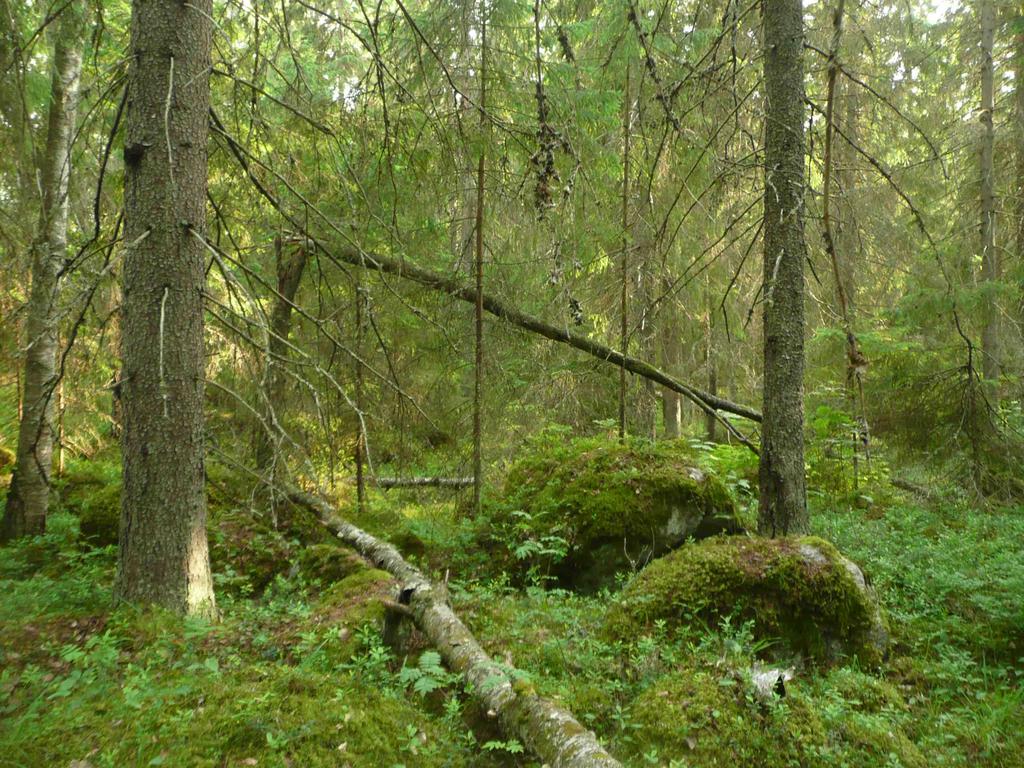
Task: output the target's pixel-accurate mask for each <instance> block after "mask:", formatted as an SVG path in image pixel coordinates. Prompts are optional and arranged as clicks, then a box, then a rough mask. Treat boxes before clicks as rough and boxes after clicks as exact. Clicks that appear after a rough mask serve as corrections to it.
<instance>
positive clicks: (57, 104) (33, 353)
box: [0, 3, 82, 539]
mask: <svg viewBox="0 0 1024 768" xmlns="http://www.w3.org/2000/svg"><path fill="white" fill-rule="evenodd" d="M81 22H82V17H81V7H80V6H79V4H78V3H72V4H71V5H69V6H67V7H66V8H65V9H64V11H63V13H62V14H61V16H60V18H59V20H58V21H57V22H56V29H55V41H54V52H53V73H52V81H51V86H50V112H49V120H48V123H47V134H46V150H45V153H44V155H43V159H42V160H43V162H42V168H41V182H42V193H43V197H42V208H41V212H40V216H39V225H38V231H37V235H36V239H35V242H34V243H33V245H32V288H31V290H30V293H29V299H28V307H27V311H26V323H25V325H26V334H27V339H26V341H27V348H26V351H25V372H24V379H23V380H24V390H23V398H22V402H23V408H22V412H21V422H20V424H19V427H18V451H17V458H16V460H15V468H14V476H13V477H12V479H11V487H10V490H9V491H8V493H7V505H6V507H5V509H4V519H3V528H2V532H0V533H2V537H3V538H4V539H11V538H16V537H18V536H24V535H33V534H40V533H42V532H43V531H44V530H45V528H46V511H47V506H48V504H49V499H50V473H51V470H52V468H53V435H54V424H53V411H54V404H55V401H56V393H55V391H54V390H55V388H56V385H57V378H58V375H57V348H58V342H57V326H58V319H59V318H58V312H57V304H58V299H59V298H60V280H59V278H58V275H59V274H60V271H61V269H63V267H64V261H65V259H66V258H67V232H68V185H69V182H70V178H71V144H72V139H73V136H74V131H75V117H76V114H77V108H78V88H79V82H80V76H81V72H82V41H81V35H82V23H81Z"/></svg>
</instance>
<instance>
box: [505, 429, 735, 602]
mask: <svg viewBox="0 0 1024 768" xmlns="http://www.w3.org/2000/svg"><path fill="white" fill-rule="evenodd" d="M493 519H494V522H495V529H494V531H492V536H493V537H494V538H495V539H496V540H498V541H500V542H502V543H504V544H505V545H506V546H509V548H510V549H511V550H512V551H513V552H514V554H515V559H516V560H518V561H519V564H520V566H521V567H522V568H524V569H529V568H535V569H537V570H540V571H543V572H550V573H551V574H552V575H554V576H555V577H556V578H557V580H558V581H559V583H560V584H561V585H562V586H565V587H569V588H572V589H575V590H577V591H581V592H593V591H596V590H597V589H600V588H601V587H605V586H611V585H613V584H614V577H615V574H616V573H617V572H621V571H626V570H630V569H632V568H634V567H635V566H636V565H642V564H643V563H645V562H647V561H648V560H649V559H650V558H652V557H658V556H660V555H662V554H664V553H665V552H667V551H669V550H671V549H673V548H675V547H677V546H679V545H680V544H682V543H683V542H684V541H686V540H687V539H688V538H690V537H694V538H704V537H706V536H711V535H714V534H716V533H723V532H728V533H736V532H740V531H741V530H742V529H743V525H742V523H741V522H740V520H739V518H738V516H737V511H736V506H735V504H734V502H733V500H732V497H731V496H730V495H729V491H728V489H726V487H725V486H724V485H723V484H722V483H721V482H720V481H719V480H718V479H717V478H715V477H713V476H711V475H710V474H708V473H707V472H705V471H703V470H701V469H698V468H697V467H696V466H695V462H694V460H693V457H692V456H691V454H690V452H689V449H688V447H687V446H686V445H685V444H684V443H682V442H679V441H671V442H658V443H652V442H650V441H644V440H628V441H626V442H624V443H620V442H618V441H615V440H612V439H609V438H580V439H575V440H568V439H565V436H564V435H561V434H559V433H554V434H552V433H546V434H545V435H544V436H543V437H542V438H541V439H539V440H537V441H536V442H535V443H533V444H532V445H531V446H530V448H529V450H528V453H527V455H526V456H525V457H524V458H522V459H520V460H519V461H517V462H516V463H515V464H514V465H513V466H512V468H511V469H510V471H509V473H508V476H507V479H506V481H505V495H504V500H503V502H502V503H501V504H500V505H499V507H498V508H497V509H495V510H494V511H493Z"/></svg>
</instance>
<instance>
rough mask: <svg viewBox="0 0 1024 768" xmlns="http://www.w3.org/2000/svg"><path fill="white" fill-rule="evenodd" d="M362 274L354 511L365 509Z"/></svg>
mask: <svg viewBox="0 0 1024 768" xmlns="http://www.w3.org/2000/svg"><path fill="white" fill-rule="evenodd" d="M363 290H364V288H363V280H362V275H357V276H356V290H355V294H356V355H357V357H358V358H359V359H357V360H356V376H355V379H356V392H355V394H356V408H357V409H359V414H357V415H358V416H359V418H358V420H357V421H356V447H355V461H356V511H357V512H360V513H362V512H363V511H364V510H365V509H366V472H365V471H364V466H363V465H364V464H365V463H366V461H365V458H366V457H365V455H364V454H365V453H366V430H365V429H364V428H363V417H362V415H361V414H362V412H363V400H364V399H365V398H364V397H363V363H362V358H363V338H364V337H365V335H366V326H365V320H364V318H363V315H364V310H365V309H367V307H366V296H365V295H364V293H363Z"/></svg>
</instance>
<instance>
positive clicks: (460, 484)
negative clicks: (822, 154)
mask: <svg viewBox="0 0 1024 768" xmlns="http://www.w3.org/2000/svg"><path fill="white" fill-rule="evenodd" d="M369 484H370V485H374V486H376V487H377V488H384V489H385V490H386V489H388V488H468V487H469V486H471V485H472V484H473V478H472V477H376V478H372V479H370V481H369Z"/></svg>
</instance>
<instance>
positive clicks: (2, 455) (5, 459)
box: [0, 445, 17, 475]
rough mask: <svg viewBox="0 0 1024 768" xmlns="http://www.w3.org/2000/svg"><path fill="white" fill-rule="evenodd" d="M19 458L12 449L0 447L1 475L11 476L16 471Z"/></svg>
mask: <svg viewBox="0 0 1024 768" xmlns="http://www.w3.org/2000/svg"><path fill="white" fill-rule="evenodd" d="M16 460H17V457H16V456H15V455H14V451H12V450H11V449H10V448H5V447H4V446H2V445H0V475H9V474H11V472H13V471H14V464H15V461H16Z"/></svg>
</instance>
